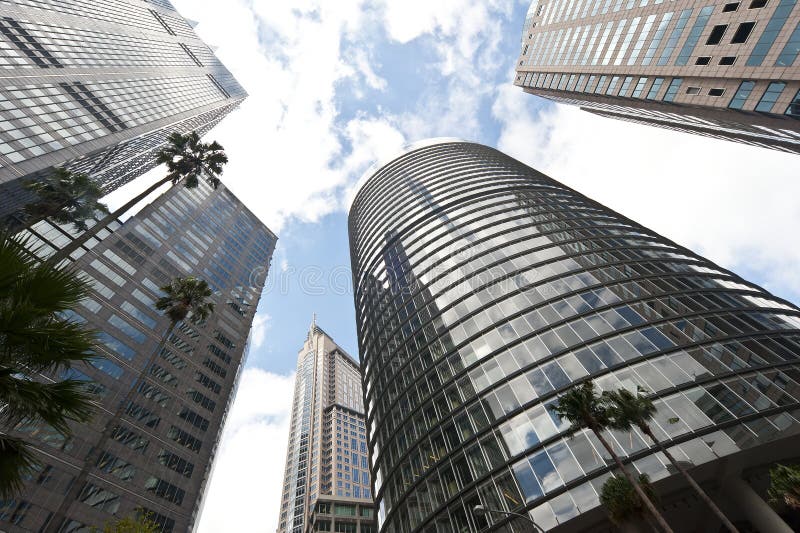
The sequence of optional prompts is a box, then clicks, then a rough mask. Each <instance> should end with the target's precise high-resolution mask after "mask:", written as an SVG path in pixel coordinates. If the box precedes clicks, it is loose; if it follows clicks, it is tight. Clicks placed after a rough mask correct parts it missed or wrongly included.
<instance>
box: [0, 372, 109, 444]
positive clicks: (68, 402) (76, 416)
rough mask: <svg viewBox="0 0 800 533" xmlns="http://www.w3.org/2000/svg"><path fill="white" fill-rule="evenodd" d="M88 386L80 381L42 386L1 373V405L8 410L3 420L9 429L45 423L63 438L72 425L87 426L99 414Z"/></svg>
mask: <svg viewBox="0 0 800 533" xmlns="http://www.w3.org/2000/svg"><path fill="white" fill-rule="evenodd" d="M85 385H86V384H85V383H84V382H82V381H76V380H64V381H57V382H55V383H41V382H38V381H33V380H30V379H27V378H25V377H24V376H20V375H19V374H11V373H10V371H9V369H0V402H3V403H4V404H5V409H3V411H2V413H0V420H2V421H3V422H4V423H5V424H6V425H7V426H14V425H16V424H18V423H20V422H23V421H27V422H35V423H39V422H44V423H46V424H48V425H50V426H52V427H53V429H55V430H56V431H58V432H59V433H62V434H68V433H69V422H70V421H74V422H86V421H88V420H89V419H90V418H91V416H92V414H93V413H94V410H95V407H96V406H95V403H94V401H93V399H92V396H91V395H90V394H89V393H88V392H87V391H86V388H85Z"/></svg>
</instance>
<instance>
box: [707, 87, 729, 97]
mask: <svg viewBox="0 0 800 533" xmlns="http://www.w3.org/2000/svg"><path fill="white" fill-rule="evenodd" d="M723 94H725V89H719V88H716V89H709V90H708V96H722V95H723Z"/></svg>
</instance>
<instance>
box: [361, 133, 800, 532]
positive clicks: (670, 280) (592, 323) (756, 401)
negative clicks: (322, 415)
mask: <svg viewBox="0 0 800 533" xmlns="http://www.w3.org/2000/svg"><path fill="white" fill-rule="evenodd" d="M348 223H349V233H350V250H351V260H352V269H353V276H354V287H355V289H356V291H355V306H356V322H357V331H358V339H359V352H360V353H361V357H362V361H363V363H362V371H363V381H364V393H365V405H366V406H367V411H366V414H367V428H368V435H369V448H370V458H371V468H372V476H373V479H374V489H375V503H376V506H377V509H378V522H379V527H380V531H381V532H382V533H411V532H424V533H434V532H440V531H452V532H458V533H464V532H476V531H501V532H505V533H511V532H516V533H529V532H530V531H532V529H531V528H532V526H531V524H530V523H529V522H527V521H525V520H521V519H515V518H514V517H513V516H509V515H507V514H503V513H522V514H525V515H527V516H528V517H530V518H531V519H532V520H534V521H535V522H536V523H537V524H538V525H539V526H540V527H541V528H542V529H544V530H548V531H557V532H564V533H567V532H570V533H575V532H578V531H587V532H588V531H591V532H593V533H597V532H601V533H605V532H610V531H616V530H617V529H616V528H615V527H614V526H612V525H611V524H610V523H609V522H608V519H607V518H606V515H605V512H604V511H603V510H602V509H601V508H600V505H599V496H598V495H599V492H600V489H601V487H602V485H603V483H604V482H605V481H606V480H607V479H608V478H609V476H610V475H611V472H612V471H613V470H614V468H615V467H614V464H613V462H612V461H611V459H610V457H609V456H608V454H607V453H606V452H605V450H604V448H603V446H602V445H601V444H600V442H599V440H598V439H597V438H596V437H595V436H594V435H593V434H592V433H591V432H588V431H586V430H580V431H577V432H571V431H569V423H565V422H563V421H561V420H559V419H558V417H557V416H556V415H555V414H553V412H552V411H551V410H550V407H551V406H552V405H554V403H555V402H557V400H558V397H559V395H561V394H563V393H564V392H566V391H568V390H570V389H571V388H572V387H574V386H575V385H576V384H580V383H583V382H585V381H587V380H590V379H591V380H593V381H594V382H595V384H596V385H597V386H598V387H599V388H600V389H601V390H615V389H618V388H622V387H625V388H629V389H633V390H636V388H637V387H643V388H644V389H646V390H647V391H649V394H651V395H652V399H653V401H654V403H655V405H656V407H657V413H656V415H655V418H654V420H653V423H652V425H653V426H654V431H655V432H656V433H657V435H658V437H659V439H660V440H661V441H662V442H663V443H665V444H666V445H667V446H668V447H670V448H671V450H672V452H673V454H675V455H676V457H678V459H679V461H681V462H684V463H685V464H686V466H687V467H688V468H690V469H691V472H692V474H693V475H694V476H695V478H696V479H697V480H698V482H699V483H701V484H702V485H703V487H704V488H705V489H706V491H707V492H708V493H709V494H710V495H711V496H712V498H714V499H715V500H716V501H717V502H718V504H719V505H720V506H721V507H722V508H723V510H724V511H725V512H726V513H728V516H729V517H730V518H731V519H732V520H733V521H734V523H736V524H737V525H738V526H739V527H740V531H753V530H759V531H782V532H788V531H791V529H790V527H789V526H788V525H787V524H786V523H784V522H783V520H782V518H781V517H779V516H778V515H777V514H776V513H775V512H774V511H772V510H771V509H770V507H769V505H767V504H766V503H765V501H764V498H763V496H764V492H765V486H764V477H765V473H766V471H767V469H768V468H769V466H770V465H771V464H773V463H774V462H775V461H795V462H796V461H797V460H798V458H800V452H799V451H798V450H800V447H798V443H800V310H799V309H798V308H797V307H796V306H794V305H792V304H791V303H789V302H787V301H785V300H782V299H781V298H778V297H776V296H774V295H772V294H770V293H769V292H767V291H765V290H764V289H762V288H760V287H758V286H756V285H753V284H752V283H749V282H747V281H745V280H744V279H742V278H740V277H739V276H737V275H736V274H734V273H732V272H730V271H728V270H725V269H724V268H721V267H720V266H718V265H715V264H714V263H712V262H710V261H708V260H706V259H704V258H702V257H700V256H698V255H697V254H695V253H693V252H691V251H690V250H687V249H686V248H683V247H681V246H679V245H677V244H675V243H674V242H671V241H669V240H668V239H665V238H664V237H662V236H660V235H658V234H656V233H655V232H653V231H651V230H649V229H647V228H645V227H643V226H641V225H639V224H637V223H635V222H633V221H631V220H630V219H628V218H625V217H624V216H623V215H621V214H619V213H616V212H614V211H612V210H610V209H608V208H606V207H604V206H602V205H600V204H599V203H597V202H595V201H592V200H591V199H589V198H586V197H585V196H583V195H581V194H580V193H578V192H576V191H574V190H572V189H570V188H569V187H566V186H564V185H562V184H561V183H558V182H557V181H555V180H553V179H551V178H549V177H547V176H545V175H543V174H541V173H540V172H537V171H536V170H534V169H532V168H530V167H528V166H526V165H524V164H522V163H520V162H518V161H516V160H514V159H512V158H510V157H508V156H506V155H505V154H503V153H501V152H498V151H497V150H494V149H492V148H489V147H486V146H482V145H479V144H474V143H470V142H464V141H458V140H431V141H426V142H422V143H418V144H415V145H411V146H410V147H408V149H407V150H405V151H404V152H403V153H402V154H400V155H398V156H397V157H394V158H392V159H390V160H387V161H386V162H384V163H382V164H381V165H380V166H376V167H375V168H374V169H373V170H371V171H369V172H368V173H367V175H366V176H365V180H364V181H363V184H362V185H361V187H360V189H359V190H358V192H357V194H356V196H355V199H354V201H353V204H352V206H351V208H350V212H349V219H348ZM605 437H606V438H607V439H609V440H610V441H611V442H613V447H614V448H615V449H616V451H617V453H618V454H619V455H620V456H621V457H622V458H623V461H625V462H626V463H629V464H631V465H632V467H633V468H635V469H636V470H637V471H638V472H640V473H646V474H648V475H649V476H650V478H651V480H652V481H653V482H654V487H655V489H656V491H657V492H658V493H659V494H660V495H661V508H662V510H663V512H664V513H665V515H666V517H667V520H668V521H669V522H670V523H671V524H672V526H673V528H674V530H675V531H718V530H720V524H719V523H715V519H714V515H713V514H711V513H710V512H709V511H708V509H707V508H705V507H704V506H703V504H702V503H701V502H700V501H699V500H698V498H697V497H696V496H695V495H694V493H692V491H691V490H689V489H688V488H687V486H686V484H685V482H684V481H683V480H682V479H681V477H680V476H677V475H675V470H674V469H673V467H672V465H671V464H670V463H669V462H668V461H666V460H665V458H664V456H663V455H662V454H660V453H659V449H658V448H657V447H656V445H655V444H654V443H652V442H651V441H649V440H648V439H647V437H646V436H644V435H642V434H640V433H639V432H638V430H636V431H633V432H631V433H625V432H617V431H612V432H606V435H605ZM478 505H482V506H484V507H485V508H487V509H489V510H492V511H500V512H489V513H488V514H484V513H481V512H475V507H476V506H478Z"/></svg>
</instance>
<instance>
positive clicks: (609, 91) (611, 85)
mask: <svg viewBox="0 0 800 533" xmlns="http://www.w3.org/2000/svg"><path fill="white" fill-rule="evenodd" d="M617 83H619V76H614V77H613V78H611V81H610V82H609V84H608V88H607V89H606V94H613V93H614V89H616V88H617Z"/></svg>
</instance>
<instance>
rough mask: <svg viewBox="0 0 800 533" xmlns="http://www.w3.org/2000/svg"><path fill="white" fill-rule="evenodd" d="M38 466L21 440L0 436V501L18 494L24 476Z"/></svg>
mask: <svg viewBox="0 0 800 533" xmlns="http://www.w3.org/2000/svg"><path fill="white" fill-rule="evenodd" d="M38 464H39V461H38V460H37V459H36V456H35V455H34V454H33V452H32V451H31V449H30V448H29V447H28V446H27V445H26V444H25V443H24V442H23V441H22V440H20V439H16V438H13V437H9V436H8V435H3V434H0V499H4V500H8V499H11V498H13V497H14V496H16V495H17V494H19V493H20V491H21V490H22V487H23V483H24V480H25V476H26V475H28V474H30V473H31V472H33V471H34V470H35V468H36V466H37V465H38Z"/></svg>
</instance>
